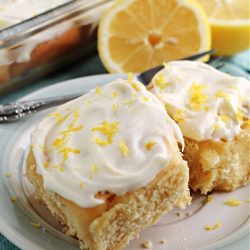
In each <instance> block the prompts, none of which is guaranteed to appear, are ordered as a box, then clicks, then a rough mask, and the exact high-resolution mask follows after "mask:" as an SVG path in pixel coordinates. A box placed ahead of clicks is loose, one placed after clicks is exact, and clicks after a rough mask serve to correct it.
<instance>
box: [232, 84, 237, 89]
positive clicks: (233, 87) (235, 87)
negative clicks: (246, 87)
mask: <svg viewBox="0 0 250 250" xmlns="http://www.w3.org/2000/svg"><path fill="white" fill-rule="evenodd" d="M230 87H231V88H232V89H234V90H238V88H237V86H236V85H235V84H231V86H230Z"/></svg>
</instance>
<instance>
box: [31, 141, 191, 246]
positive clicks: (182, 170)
mask: <svg viewBox="0 0 250 250" xmlns="http://www.w3.org/2000/svg"><path fill="white" fill-rule="evenodd" d="M169 146H170V145H168V147H169ZM171 147H172V151H173V152H172V158H171V161H170V163H169V165H168V166H167V167H166V168H164V169H163V170H162V171H161V172H160V173H159V174H158V175H157V176H156V177H155V179H154V180H153V181H152V182H150V183H149V184H148V185H147V186H146V187H143V188H139V189H137V190H136V191H134V192H131V193H127V194H125V195H123V196H119V197H118V196H116V195H114V194H110V193H108V192H105V191H104V192H99V193H98V194H97V196H100V197H102V198H103V199H104V200H105V202H104V203H103V204H101V205H98V206H96V207H94V208H81V207H79V206H77V205H76V204H75V203H73V202H71V201H69V200H66V199H64V198H63V197H61V196H60V195H58V194H56V193H52V192H49V191H47V190H45V189H44V188H43V178H42V176H41V175H39V174H37V173H36V162H35V158H34V156H33V153H32V152H30V154H29V156H28V158H27V177H28V179H29V180H30V181H31V183H32V184H33V185H34V187H35V189H36V196H37V197H38V198H40V199H41V200H43V201H44V202H45V203H46V205H47V206H48V208H49V210H50V211H51V213H52V214H53V215H54V216H55V217H56V218H58V219H59V220H60V221H61V222H62V224H65V225H66V226H67V227H68V230H67V234H68V235H72V236H76V237H77V238H79V240H80V242H81V248H83V249H85V248H89V249H91V250H116V249H117V250H118V249H122V248H123V247H124V246H125V245H127V244H128V242H129V240H131V239H133V238H134V237H135V236H137V235H138V234H139V232H140V231H141V230H142V229H144V228H146V227H148V226H150V225H153V224H155V223H156V222H157V221H159V219H160V218H161V216H163V215H164V214H166V212H167V211H169V210H171V209H172V208H173V207H174V206H178V207H181V208H184V207H185V206H186V205H187V204H190V202H191V197H190V194H189V189H188V180H189V173H188V167H187V164H186V162H185V161H183V160H182V157H181V154H180V152H179V151H178V147H177V145H171Z"/></svg>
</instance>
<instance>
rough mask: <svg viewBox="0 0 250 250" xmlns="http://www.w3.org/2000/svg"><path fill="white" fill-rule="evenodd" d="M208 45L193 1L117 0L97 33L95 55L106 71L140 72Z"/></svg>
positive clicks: (203, 17) (202, 18)
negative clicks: (96, 51)
mask: <svg viewBox="0 0 250 250" xmlns="http://www.w3.org/2000/svg"><path fill="white" fill-rule="evenodd" d="M210 46H211V36H210V26H209V23H208V19H207V16H206V14H205V12H204V10H203V9H202V8H201V7H200V6H199V4H197V3H196V2H195V1H193V0H118V1H117V2H116V3H115V4H114V5H113V6H112V7H111V8H110V9H109V10H108V11H107V12H106V14H105V15H104V16H103V18H102V20H101V22H100V26H99V32H98V50H99V55H100V58H101V60H102V62H103V64H104V66H105V67H106V68H107V69H108V70H109V71H110V72H142V71H144V70H146V69H149V68H152V67H155V66H158V65H160V64H162V63H163V62H167V61H170V60H175V59H180V58H183V57H186V56H189V55H192V54H195V53H198V52H200V51H204V50H208V49H210Z"/></svg>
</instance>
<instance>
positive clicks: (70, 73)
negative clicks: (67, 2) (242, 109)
mask: <svg viewBox="0 0 250 250" xmlns="http://www.w3.org/2000/svg"><path fill="white" fill-rule="evenodd" d="M221 62H223V63H224V67H222V68H221V70H223V71H225V72H230V73H231V74H233V75H236V76H244V77H246V78H248V79H250V50H247V51H244V52H242V53H239V54H237V55H235V56H234V57H229V58H223V59H221ZM104 73H107V71H106V70H105V68H104V67H103V65H102V63H101V61H100V59H99V57H98V55H93V56H91V57H89V58H86V59H85V60H82V61H79V62H77V63H74V64H72V65H70V66H68V67H67V68H64V69H62V70H60V71H58V72H55V73H53V74H51V75H49V76H47V77H46V78H45V79H43V80H40V81H37V82H35V83H34V84H31V85H29V86H26V87H24V88H22V89H20V90H16V91H14V92H12V93H11V94H8V95H6V96H4V97H0V104H3V103H8V102H12V101H15V100H17V99H18V98H21V97H23V96H25V95H27V94H29V93H31V92H33V91H35V90H38V89H40V88H44V87H46V86H49V85H51V84H54V83H57V82H61V81H64V80H68V79H73V78H77V77H81V76H86V75H95V74H104ZM246 244H247V239H245V240H244V241H242V243H241V246H240V248H238V247H239V245H238V243H237V244H236V243H235V244H232V245H231V247H230V249H232V250H233V249H235V250H236V249H238V250H239V249H248V247H247V245H246ZM248 246H249V245H248ZM227 249H228V248H227ZM0 250H18V248H17V247H16V246H14V245H13V244H12V243H10V242H9V241H8V240H7V239H6V238H5V237H4V236H3V235H1V234H0Z"/></svg>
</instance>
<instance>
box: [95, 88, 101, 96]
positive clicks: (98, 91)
mask: <svg viewBox="0 0 250 250" xmlns="http://www.w3.org/2000/svg"><path fill="white" fill-rule="evenodd" d="M95 92H96V94H97V95H100V94H101V90H100V88H99V87H98V86H96V87H95Z"/></svg>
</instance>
